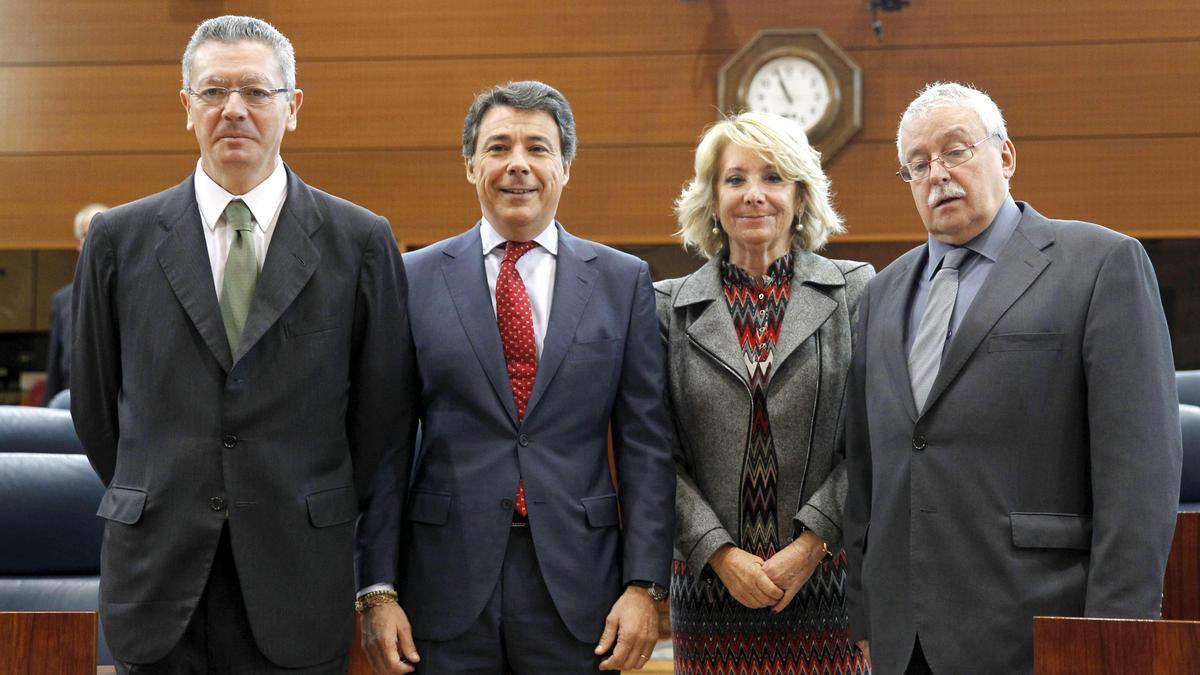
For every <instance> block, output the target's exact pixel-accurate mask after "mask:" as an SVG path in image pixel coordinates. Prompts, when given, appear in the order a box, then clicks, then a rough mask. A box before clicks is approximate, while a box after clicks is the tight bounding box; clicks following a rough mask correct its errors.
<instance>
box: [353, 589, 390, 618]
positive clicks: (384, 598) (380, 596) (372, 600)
mask: <svg viewBox="0 0 1200 675" xmlns="http://www.w3.org/2000/svg"><path fill="white" fill-rule="evenodd" d="M396 601H397V600H396V591H389V590H378V591H371V592H370V593H363V596H362V597H361V598H359V599H357V600H355V601H354V611H356V612H358V613H359V614H362V613H363V612H365V611H367V610H368V609H371V608H372V607H378V606H379V605H386V604H388V603H389V602H396Z"/></svg>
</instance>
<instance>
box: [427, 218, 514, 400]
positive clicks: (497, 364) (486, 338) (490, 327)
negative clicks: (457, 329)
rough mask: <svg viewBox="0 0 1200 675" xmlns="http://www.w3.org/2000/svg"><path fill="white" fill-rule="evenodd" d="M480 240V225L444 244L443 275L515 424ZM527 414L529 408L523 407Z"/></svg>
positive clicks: (481, 362)
mask: <svg viewBox="0 0 1200 675" xmlns="http://www.w3.org/2000/svg"><path fill="white" fill-rule="evenodd" d="M482 247H483V243H482V240H481V239H480V238H479V225H476V226H475V227H474V228H472V229H471V230H469V231H467V232H465V233H463V234H460V235H459V236H457V237H455V238H454V240H453V241H451V242H450V243H448V244H447V245H446V248H445V249H443V250H442V254H443V255H444V256H445V258H446V260H445V263H444V265H443V266H442V276H443V277H444V278H445V281H446V288H447V289H448V290H449V292H450V299H451V301H452V302H453V303H454V309H455V311H457V312H458V319H459V321H460V322H461V323H462V327H463V331H464V332H465V333H466V334H467V339H468V340H469V341H470V343H471V349H472V350H473V351H474V352H475V358H477V359H479V365H480V366H482V367H483V372H484V373H485V374H486V375H487V379H488V382H489V383H491V385H492V389H493V390H495V392H496V396H497V397H498V398H499V400H500V401H502V402H503V405H504V409H505V410H506V411H507V412H508V416H509V418H510V419H512V421H513V424H516V423H517V407H516V403H515V402H514V401H513V396H512V387H511V386H510V385H509V382H508V369H507V367H506V365H505V362H504V345H503V344H501V342H500V328H499V327H498V326H497V324H496V310H495V309H493V308H492V298H491V294H490V291H489V290H488V281H487V274H486V273H485V272H484V269H483V252H482ZM526 415H528V409H527V410H526Z"/></svg>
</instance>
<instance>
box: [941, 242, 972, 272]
mask: <svg viewBox="0 0 1200 675" xmlns="http://www.w3.org/2000/svg"><path fill="white" fill-rule="evenodd" d="M970 254H971V249H969V248H967V247H965V246H963V247H960V248H952V249H950V252H949V253H947V254H946V255H945V257H943V258H942V269H944V270H956V269H958V268H959V267H960V266H961V265H962V264H963V260H964V259H966V257H967V256H968V255H970Z"/></svg>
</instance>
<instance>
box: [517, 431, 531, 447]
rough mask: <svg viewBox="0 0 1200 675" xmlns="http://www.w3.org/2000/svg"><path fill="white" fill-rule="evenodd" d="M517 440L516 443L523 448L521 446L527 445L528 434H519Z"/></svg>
mask: <svg viewBox="0 0 1200 675" xmlns="http://www.w3.org/2000/svg"><path fill="white" fill-rule="evenodd" d="M517 442H518V443H520V444H521V447H522V448H523V447H525V446H527V445H529V437H528V436H526V435H525V434H521V435H520V436H519V437H518V438H517Z"/></svg>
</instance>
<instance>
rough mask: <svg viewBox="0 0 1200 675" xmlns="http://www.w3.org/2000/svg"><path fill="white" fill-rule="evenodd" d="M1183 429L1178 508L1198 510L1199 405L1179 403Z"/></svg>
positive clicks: (1199, 495) (1199, 486) (1199, 469)
mask: <svg viewBox="0 0 1200 675" xmlns="http://www.w3.org/2000/svg"><path fill="white" fill-rule="evenodd" d="M1179 426H1180V427H1181V428H1182V430H1183V477H1182V478H1181V480H1180V483H1179V510H1180V511H1200V407H1198V406H1194V405H1184V404H1180V405H1179Z"/></svg>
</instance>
